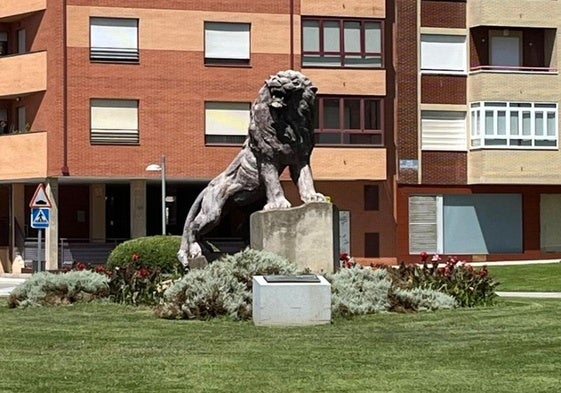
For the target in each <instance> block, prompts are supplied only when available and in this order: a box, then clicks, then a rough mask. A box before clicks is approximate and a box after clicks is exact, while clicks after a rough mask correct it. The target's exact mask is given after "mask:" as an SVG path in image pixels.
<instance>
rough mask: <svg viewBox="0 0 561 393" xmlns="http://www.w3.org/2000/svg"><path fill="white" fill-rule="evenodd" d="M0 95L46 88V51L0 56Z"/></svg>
mask: <svg viewBox="0 0 561 393" xmlns="http://www.w3.org/2000/svg"><path fill="white" fill-rule="evenodd" d="M0 70H2V72H0V97H1V96H17V95H20V94H26V93H33V92H37V91H43V90H46V89H47V52H36V53H28V54H25V55H18V56H7V57H2V58H0Z"/></svg>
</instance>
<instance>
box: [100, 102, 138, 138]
mask: <svg viewBox="0 0 561 393" xmlns="http://www.w3.org/2000/svg"><path fill="white" fill-rule="evenodd" d="M90 108H91V132H90V142H91V143H92V144H138V143H139V136H138V101H137V100H114V99H92V100H91V101H90Z"/></svg>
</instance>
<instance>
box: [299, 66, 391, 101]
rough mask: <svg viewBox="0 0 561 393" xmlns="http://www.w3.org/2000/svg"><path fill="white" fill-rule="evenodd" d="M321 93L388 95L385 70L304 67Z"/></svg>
mask: <svg viewBox="0 0 561 393" xmlns="http://www.w3.org/2000/svg"><path fill="white" fill-rule="evenodd" d="M303 72H304V73H305V74H306V76H307V77H308V78H310V79H311V80H312V81H313V82H314V85H316V86H317V87H318V89H319V91H318V93H319V94H338V95H339V94H357V95H377V96H385V95H386V71H385V70H375V71H372V70H341V69H336V70H328V69H313V68H310V69H307V68H306V69H304V70H303Z"/></svg>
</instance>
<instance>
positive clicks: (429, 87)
mask: <svg viewBox="0 0 561 393" xmlns="http://www.w3.org/2000/svg"><path fill="white" fill-rule="evenodd" d="M466 86H467V77H466V76H463V75H422V76H421V102H422V103H423V104H466V102H467V97H466V95H467V87H466Z"/></svg>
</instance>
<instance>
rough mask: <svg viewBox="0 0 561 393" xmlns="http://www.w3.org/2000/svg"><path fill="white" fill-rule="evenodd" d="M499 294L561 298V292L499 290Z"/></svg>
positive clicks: (527, 297) (503, 295)
mask: <svg viewBox="0 0 561 393" xmlns="http://www.w3.org/2000/svg"><path fill="white" fill-rule="evenodd" d="M497 295H499V296H500V297H518V298H526V299H561V292H497Z"/></svg>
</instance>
